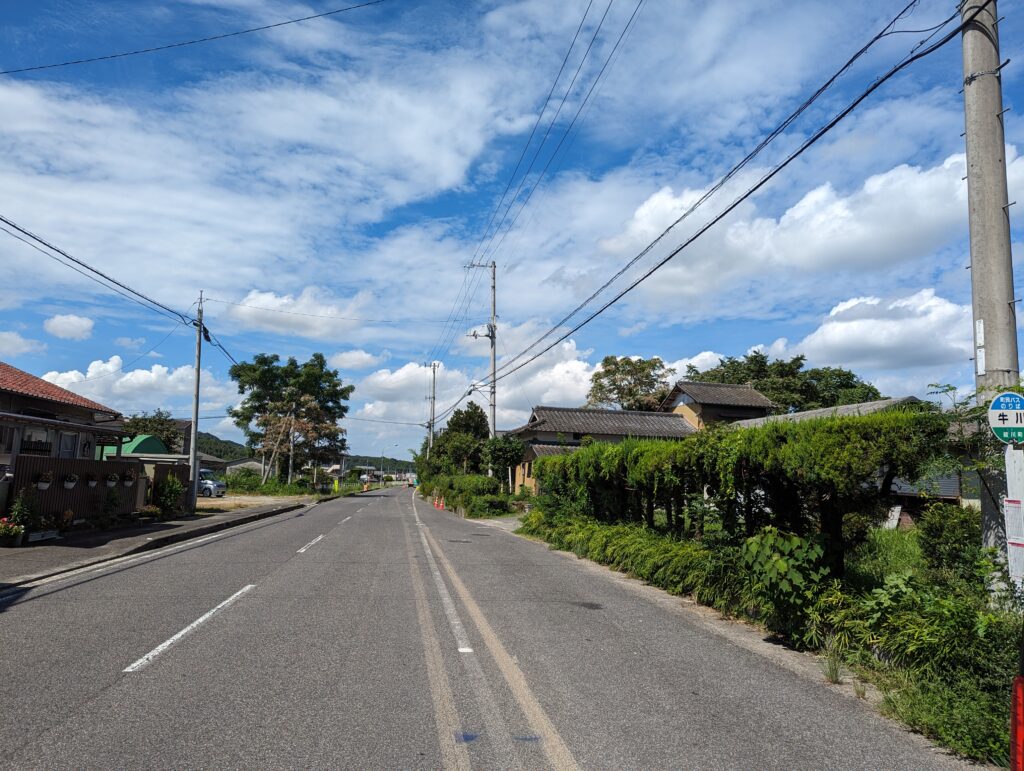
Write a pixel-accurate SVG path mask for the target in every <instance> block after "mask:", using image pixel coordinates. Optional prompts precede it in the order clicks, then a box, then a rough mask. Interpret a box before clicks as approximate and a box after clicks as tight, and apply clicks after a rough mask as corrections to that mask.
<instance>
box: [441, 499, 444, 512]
mask: <svg viewBox="0 0 1024 771" xmlns="http://www.w3.org/2000/svg"><path fill="white" fill-rule="evenodd" d="M441 508H442V509H443V508H444V498H441Z"/></svg>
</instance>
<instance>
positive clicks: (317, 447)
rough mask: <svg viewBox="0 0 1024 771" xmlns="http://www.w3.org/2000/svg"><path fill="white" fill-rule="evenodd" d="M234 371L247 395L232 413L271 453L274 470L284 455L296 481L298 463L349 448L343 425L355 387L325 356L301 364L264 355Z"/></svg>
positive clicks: (252, 442) (254, 443)
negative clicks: (331, 366)
mask: <svg viewBox="0 0 1024 771" xmlns="http://www.w3.org/2000/svg"><path fill="white" fill-rule="evenodd" d="M230 374H231V378H232V379H233V380H234V381H235V382H236V383H237V384H238V392H239V393H240V394H244V395H245V398H243V399H242V402H241V403H240V404H239V405H238V406H237V407H235V408H234V409H232V410H230V414H231V417H232V418H234V420H235V425H237V426H238V427H239V428H241V429H242V430H243V431H244V432H245V435H246V440H247V444H248V445H249V447H251V448H253V449H256V450H259V451H260V452H262V453H264V454H266V453H270V455H271V463H270V464H268V466H267V473H268V474H269V473H270V468H271V466H272V465H273V461H274V460H276V459H278V458H279V457H281V456H283V455H287V456H288V468H289V481H291V479H290V477H291V470H292V469H293V468H294V467H295V465H296V462H298V465H299V467H300V468H301V466H302V464H303V462H306V461H308V462H313V463H319V462H321V461H322V460H325V459H333V458H335V457H337V456H338V455H339V454H340V453H341V452H343V451H344V449H345V440H344V431H343V429H341V428H339V427H338V425H337V424H338V421H340V420H341V419H342V418H344V417H345V413H347V412H348V405H347V404H345V402H346V401H348V399H349V397H350V396H351V395H352V391H353V390H354V386H351V385H344V384H343V383H342V381H341V378H339V377H338V371H337V370H334V369H330V368H329V367H328V366H327V360H326V359H325V358H324V355H323V354H321V353H314V354H313V355H312V356H311V357H310V359H309V361H307V362H305V363H303V364H301V365H300V364H299V363H298V362H297V361H296V360H295V359H294V358H289V359H288V360H287V361H286V362H285V363H284V364H281V363H280V357H279V356H277V354H273V355H269V354H258V355H257V356H256V357H255V358H254V359H253V361H251V362H242V363H240V364H236V365H235V366H233V367H232V368H231V370H230Z"/></svg>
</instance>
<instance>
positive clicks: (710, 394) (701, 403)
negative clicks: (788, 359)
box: [661, 380, 775, 429]
mask: <svg viewBox="0 0 1024 771" xmlns="http://www.w3.org/2000/svg"><path fill="white" fill-rule="evenodd" d="M774 408H775V405H774V404H773V403H772V400H771V399H769V398H768V397H767V396H765V395H764V394H762V393H761V392H760V391H757V390H756V389H755V388H754V387H753V386H749V385H733V384H731V383H695V382H691V381H689V380H680V381H679V382H677V383H676V384H675V385H674V386H673V387H672V390H671V391H669V394H668V396H666V397H665V400H664V401H663V402H662V403H661V411H662V412H670V413H674V414H676V415H679V416H680V417H682V418H683V419H684V420H685V421H686V422H687V423H689V424H690V425H691V426H692V427H693V428H695V429H702V428H707V427H708V426H711V425H713V424H715V423H734V422H736V421H738V420H750V419H755V418H763V417H766V416H767V415H769V414H770V413H771V412H772V410H773V409H774Z"/></svg>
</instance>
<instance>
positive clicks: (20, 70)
mask: <svg viewBox="0 0 1024 771" xmlns="http://www.w3.org/2000/svg"><path fill="white" fill-rule="evenodd" d="M384 2H387V0H369V2H365V3H359V4H358V5H349V6H347V7H345V8H336V9H334V10H333V11H324V12H323V13H314V14H312V15H310V16H302V17H299V18H296V19H286V20H284V21H279V22H275V23H274V24H264V25H263V26H261V27H250V28H249V29H241V30H237V31H235V32H225V33H223V34H220V35H210V36H209V37H201V38H196V39H194V40H183V41H180V42H178V43H167V44H165V45H159V46H153V47H152V48H140V49H138V50H135V51H120V52H118V53H113V54H105V55H103V56H91V57H89V58H87V59H72V60H70V61H66V62H55V63H53V64H36V65H33V66H31V67H18V68H16V69H10V70H0V75H17V74H19V73H23V72H38V71H39V70H53V69H56V68H58V67H71V66H73V65H76V64H92V63H93V62H105V61H110V60H111V59H122V58H124V57H126V56H139V55H141V54H152V53H156V52H158V51H168V50H170V49H172V48H184V47H185V46H194V45H199V44H200V43H212V42H214V41H216V40H225V39H226V38H232V37H238V36H240V35H249V34H251V33H253V32H265V31H266V30H270V29H276V28H278V27H284V26H287V25H289V24H298V23H299V22H302V21H312V20H313V19H323V18H325V17H327V16H335V15H337V14H339V13H345V12H346V11H355V10H357V9H359V8H367V7H369V6H371V5H380V4H381V3H384Z"/></svg>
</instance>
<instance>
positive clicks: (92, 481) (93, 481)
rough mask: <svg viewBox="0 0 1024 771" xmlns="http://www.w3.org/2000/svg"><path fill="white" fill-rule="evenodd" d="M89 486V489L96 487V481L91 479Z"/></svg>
mask: <svg viewBox="0 0 1024 771" xmlns="http://www.w3.org/2000/svg"><path fill="white" fill-rule="evenodd" d="M88 485H89V487H95V486H96V480H95V479H90V480H89V482H88Z"/></svg>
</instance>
